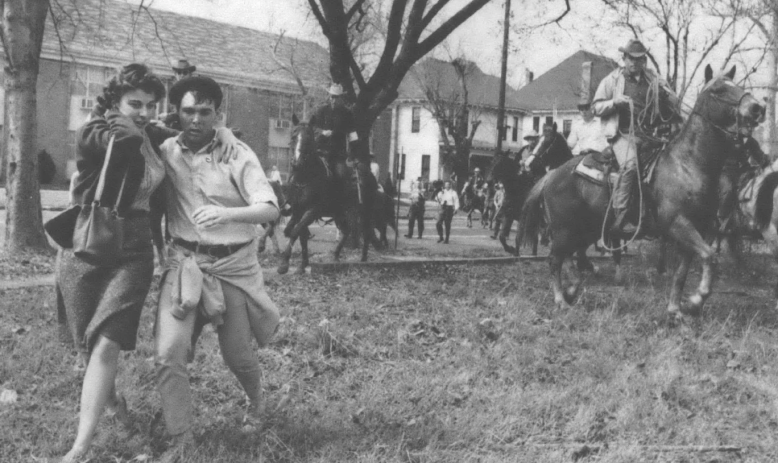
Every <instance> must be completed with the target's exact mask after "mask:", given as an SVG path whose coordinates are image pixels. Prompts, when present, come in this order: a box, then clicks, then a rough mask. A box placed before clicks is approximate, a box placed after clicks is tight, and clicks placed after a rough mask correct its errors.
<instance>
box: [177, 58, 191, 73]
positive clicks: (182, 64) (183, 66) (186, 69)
mask: <svg viewBox="0 0 778 463" xmlns="http://www.w3.org/2000/svg"><path fill="white" fill-rule="evenodd" d="M173 70H174V71H176V72H180V73H182V74H190V73H192V72H195V71H196V70H197V66H192V65H190V64H189V61H188V60H185V59H180V60H178V66H173Z"/></svg>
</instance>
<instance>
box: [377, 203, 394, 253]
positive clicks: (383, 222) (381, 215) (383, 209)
mask: <svg viewBox="0 0 778 463" xmlns="http://www.w3.org/2000/svg"><path fill="white" fill-rule="evenodd" d="M373 226H374V228H375V229H376V230H378V240H377V241H378V243H379V244H380V245H381V246H383V247H388V246H389V240H388V239H387V238H386V228H387V227H389V228H391V229H392V230H394V234H395V235H397V220H396V219H395V212H394V201H393V200H392V198H391V196H389V195H387V194H386V193H384V192H381V191H378V192H377V193H376V198H375V202H374V204H373Z"/></svg>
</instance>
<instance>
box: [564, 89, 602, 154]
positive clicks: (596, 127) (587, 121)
mask: <svg viewBox="0 0 778 463" xmlns="http://www.w3.org/2000/svg"><path fill="white" fill-rule="evenodd" d="M578 110H579V111H581V119H582V120H581V121H580V122H579V123H578V124H576V125H574V126H573V130H572V131H571V132H570V135H568V136H567V146H569V147H570V149H571V150H572V151H573V154H574V155H579V154H587V153H588V152H589V151H598V152H602V151H603V150H604V149H605V148H607V147H608V139H606V138H605V135H603V134H602V123H601V122H600V118H599V117H594V112H592V107H591V104H589V102H588V101H587V102H581V103H580V104H579V105H578Z"/></svg>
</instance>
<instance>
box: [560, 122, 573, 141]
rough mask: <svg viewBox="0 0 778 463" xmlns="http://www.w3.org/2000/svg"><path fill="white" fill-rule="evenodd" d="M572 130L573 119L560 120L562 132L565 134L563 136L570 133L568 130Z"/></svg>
mask: <svg viewBox="0 0 778 463" xmlns="http://www.w3.org/2000/svg"><path fill="white" fill-rule="evenodd" d="M572 131H573V120H572V119H565V120H563V121H562V133H563V134H564V135H565V138H567V136H568V135H570V132H572Z"/></svg>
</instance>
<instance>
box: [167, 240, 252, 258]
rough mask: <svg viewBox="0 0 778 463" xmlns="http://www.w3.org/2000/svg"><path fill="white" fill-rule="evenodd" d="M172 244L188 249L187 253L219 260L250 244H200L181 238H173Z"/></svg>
mask: <svg viewBox="0 0 778 463" xmlns="http://www.w3.org/2000/svg"><path fill="white" fill-rule="evenodd" d="M173 243H175V244H177V245H178V246H181V247H182V248H184V249H188V250H189V251H192V252H196V253H199V254H206V255H209V256H211V257H215V258H217V259H221V258H223V257H227V256H229V255H230V254H233V253H235V252H237V251H238V250H240V249H241V248H242V247H244V246H246V245H248V244H249V243H251V241H247V242H245V243H238V244H200V243H197V242H194V241H187V240H182V239H181V238H173Z"/></svg>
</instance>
